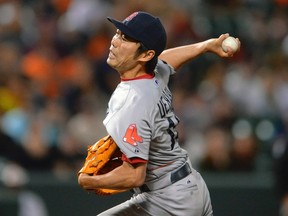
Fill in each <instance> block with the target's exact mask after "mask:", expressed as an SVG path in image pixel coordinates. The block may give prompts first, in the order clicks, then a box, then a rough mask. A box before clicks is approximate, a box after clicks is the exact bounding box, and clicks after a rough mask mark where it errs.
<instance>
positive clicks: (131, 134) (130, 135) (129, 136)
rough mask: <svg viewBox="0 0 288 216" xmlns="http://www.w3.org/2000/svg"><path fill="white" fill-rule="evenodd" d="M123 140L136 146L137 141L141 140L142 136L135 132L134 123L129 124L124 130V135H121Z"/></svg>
mask: <svg viewBox="0 0 288 216" xmlns="http://www.w3.org/2000/svg"><path fill="white" fill-rule="evenodd" d="M123 141H124V142H126V143H128V144H130V145H133V146H137V142H140V143H142V142H143V139H142V137H140V136H139V135H138V133H137V127H136V124H131V125H129V127H128V128H127V130H126V133H125V136H124V137H123Z"/></svg>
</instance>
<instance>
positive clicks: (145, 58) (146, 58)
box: [139, 50, 155, 62]
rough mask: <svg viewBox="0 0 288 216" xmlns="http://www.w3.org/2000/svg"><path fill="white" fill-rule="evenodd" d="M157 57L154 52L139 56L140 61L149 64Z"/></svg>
mask: <svg viewBox="0 0 288 216" xmlns="http://www.w3.org/2000/svg"><path fill="white" fill-rule="evenodd" d="M154 56H155V51H154V50H147V51H145V52H143V53H142V54H141V55H140V56H139V60H140V61H145V62H148V61H150V60H151V59H152V58H153V57H154Z"/></svg>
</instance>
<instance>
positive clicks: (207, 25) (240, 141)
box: [0, 0, 288, 216]
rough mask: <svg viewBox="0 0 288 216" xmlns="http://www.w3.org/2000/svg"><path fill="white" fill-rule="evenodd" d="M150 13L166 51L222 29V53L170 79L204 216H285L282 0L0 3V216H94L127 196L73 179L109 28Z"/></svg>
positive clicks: (101, 92) (108, 84) (99, 116)
mask: <svg viewBox="0 0 288 216" xmlns="http://www.w3.org/2000/svg"><path fill="white" fill-rule="evenodd" d="M136 10H144V11H147V12H150V13H152V14H154V15H155V16H158V17H159V18H160V19H161V21H162V22H163V25H164V26H165V28H166V31H167V35H168V43H167V48H169V47H174V46H179V45H185V44H190V43H196V42H199V41H202V40H206V39H209V38H212V37H218V36H219V35H220V34H222V33H230V35H231V36H234V37H238V38H240V40H241V51H240V52H239V53H237V54H236V55H235V56H234V57H233V58H231V59H221V58H219V57H218V56H215V55H213V54H209V53H207V54H205V55H202V56H200V57H198V58H197V59H195V60H194V61H191V62H189V63H187V64H186V65H185V66H183V67H182V68H181V69H180V70H179V72H178V75H177V76H175V77H173V78H172V79H171V82H170V84H169V85H170V88H171V90H172V92H173V94H174V107H175V112H176V114H177V115H178V117H179V118H180V120H181V123H180V125H179V127H178V131H179V136H180V141H181V145H182V146H183V147H184V148H185V149H187V150H188V152H189V154H190V158H191V160H192V162H193V165H194V167H195V168H196V169H198V170H199V171H200V172H201V173H202V174H203V177H204V179H205V180H206V182H207V185H208V187H209V189H210V193H211V198H212V204H213V207H214V212H215V216H227V215H229V216H243V215H245V216H256V215H257V216H258V215H261V216H280V215H281V216H287V215H288V210H287V209H288V148H287V147H288V134H287V132H288V0H157V1H152V0H145V1H144V0H125V1H121V0H0V215H1V216H14V215H15V216H28V215H29V216H48V215H49V216H50V215H51V216H58V215H59V216H64V215H70V216H73V215H75V216H76V215H87V216H88V215H95V214H96V213H99V212H100V211H102V210H104V209H106V208H109V207H111V206H113V205H115V204H117V203H119V202H122V201H124V200H125V199H128V198H129V197H130V196H131V194H130V192H127V193H123V194H119V195H115V196H112V197H108V198H107V197H98V196H95V195H94V194H91V193H90V194H88V193H87V192H85V191H83V190H82V189H81V188H79V186H78V184H77V172H78V170H79V169H80V167H81V166H82V164H83V161H84V159H85V156H86V149H87V146H88V145H91V144H93V143H94V142H95V141H96V140H98V139H100V138H101V137H102V136H104V135H105V134H106V132H105V129H104V127H103V124H102V120H103V119H104V118H105V114H106V107H107V103H108V100H109V97H110V96H111V93H112V92H113V90H114V88H115V87H116V85H117V84H118V83H119V76H118V74H117V73H116V72H115V71H113V70H112V69H111V68H109V67H108V66H107V64H106V58H107V54H108V49H109V46H110V40H111V38H112V36H113V35H114V33H115V29H114V26H112V25H111V24H110V23H109V22H107V19H106V17H107V16H111V17H114V18H116V19H119V20H123V19H124V18H125V17H127V16H128V15H129V14H130V13H132V12H134V11H136Z"/></svg>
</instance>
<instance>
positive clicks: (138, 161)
mask: <svg viewBox="0 0 288 216" xmlns="http://www.w3.org/2000/svg"><path fill="white" fill-rule="evenodd" d="M121 160H122V161H125V162H128V163H130V164H136V163H147V162H148V161H147V160H144V159H142V158H137V157H133V158H127V156H126V155H125V154H122V157H121Z"/></svg>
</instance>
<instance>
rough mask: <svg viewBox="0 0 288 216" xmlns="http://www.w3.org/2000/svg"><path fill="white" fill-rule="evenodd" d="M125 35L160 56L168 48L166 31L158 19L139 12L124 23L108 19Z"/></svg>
mask: <svg viewBox="0 0 288 216" xmlns="http://www.w3.org/2000/svg"><path fill="white" fill-rule="evenodd" d="M107 19H108V20H109V21H110V22H111V23H113V24H114V26H115V27H116V28H117V29H119V30H120V31H121V32H123V34H125V35H127V36H128V37H131V38H132V39H134V40H136V41H139V42H141V43H142V44H143V45H144V46H145V47H146V48H147V49H148V50H154V51H155V54H156V56H159V55H160V54H161V53H162V51H163V50H164V49H165V47H166V41H167V36H166V31H165V29H164V27H163V25H162V23H161V21H160V20H159V18H158V17H154V16H152V15H151V14H149V13H146V12H143V11H138V12H134V13H132V14H131V15H129V16H128V17H127V18H126V19H124V20H123V22H121V21H118V20H115V19H112V18H111V17H108V18H107Z"/></svg>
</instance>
